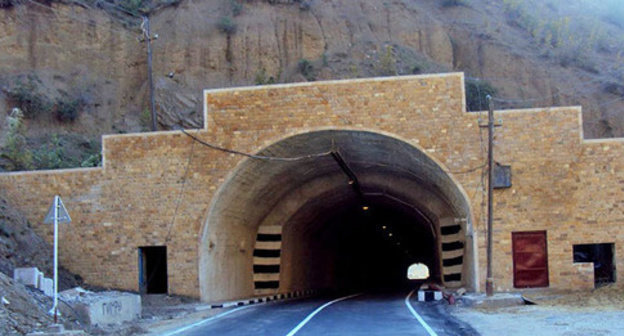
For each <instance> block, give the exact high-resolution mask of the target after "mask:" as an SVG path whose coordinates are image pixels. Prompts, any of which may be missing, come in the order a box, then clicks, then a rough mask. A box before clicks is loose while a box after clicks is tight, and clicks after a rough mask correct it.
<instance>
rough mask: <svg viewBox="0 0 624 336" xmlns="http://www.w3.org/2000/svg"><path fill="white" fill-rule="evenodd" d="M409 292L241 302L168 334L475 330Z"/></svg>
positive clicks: (452, 335)
mask: <svg viewBox="0 0 624 336" xmlns="http://www.w3.org/2000/svg"><path fill="white" fill-rule="evenodd" d="M407 295H408V293H407V292H405V293H398V294H387V293H383V294H380V293H379V294H360V295H356V296H348V297H341V298H315V299H306V300H291V301H286V302H275V303H269V304H261V305H254V306H244V307H239V308H235V309H233V310H230V311H228V312H225V313H224V314H221V315H217V316H215V317H213V318H211V319H209V320H207V321H203V322H199V323H196V324H195V325H193V326H187V327H184V329H183V328H182V327H181V328H180V329H178V330H175V331H172V332H170V333H168V334H167V335H169V336H174V335H175V336H178V335H179V336H200V335H254V336H260V335H271V336H273V335H281V336H294V335H297V336H309V335H323V336H331V335H418V336H436V335H438V336H456V335H458V336H459V335H478V334H477V333H476V332H475V331H474V330H473V329H471V328H470V327H469V326H468V325H466V324H463V323H462V322H460V321H457V320H455V319H454V318H453V317H452V316H450V315H449V314H447V313H445V309H444V306H443V305H442V304H439V303H429V302H427V303H424V302H417V301H416V299H415V298H414V297H411V298H410V300H407V299H406V297H407ZM410 307H411V309H410Z"/></svg>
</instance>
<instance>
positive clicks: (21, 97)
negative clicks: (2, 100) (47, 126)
mask: <svg viewBox="0 0 624 336" xmlns="http://www.w3.org/2000/svg"><path fill="white" fill-rule="evenodd" d="M38 83H39V82H38V80H37V78H36V77H31V76H29V77H28V78H27V80H26V81H23V80H21V79H20V80H18V82H17V83H16V85H15V86H13V87H12V88H11V89H9V90H7V95H8V97H9V99H10V100H13V101H14V102H15V104H16V105H17V107H19V109H20V110H21V111H22V112H23V117H24V118H26V119H33V118H35V117H37V116H38V115H40V114H42V113H44V112H46V111H49V110H50V109H51V108H52V103H50V101H49V100H48V99H47V98H46V97H45V96H44V95H42V94H41V93H40V92H39V84H38Z"/></svg>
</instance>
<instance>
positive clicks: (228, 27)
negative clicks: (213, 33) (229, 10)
mask: <svg viewBox="0 0 624 336" xmlns="http://www.w3.org/2000/svg"><path fill="white" fill-rule="evenodd" d="M217 28H218V29H219V30H220V31H221V32H222V33H224V34H227V35H231V34H234V33H236V29H237V27H236V22H234V20H233V19H232V18H231V17H230V16H223V17H221V19H220V20H219V22H218V23H217Z"/></svg>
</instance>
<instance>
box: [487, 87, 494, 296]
mask: <svg viewBox="0 0 624 336" xmlns="http://www.w3.org/2000/svg"><path fill="white" fill-rule="evenodd" d="M486 99H487V102H488V123H487V128H488V208H487V278H486V279H485V293H486V295H487V296H492V295H494V278H493V276H492V214H493V212H494V211H493V191H494V185H493V184H492V180H493V178H492V177H493V175H494V109H493V107H492V97H491V96H490V95H487V97H486Z"/></svg>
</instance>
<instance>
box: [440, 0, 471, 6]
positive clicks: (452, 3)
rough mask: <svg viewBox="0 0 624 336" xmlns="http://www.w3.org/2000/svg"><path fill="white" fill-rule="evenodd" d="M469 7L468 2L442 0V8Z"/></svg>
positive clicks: (465, 0) (463, 0) (462, 0)
mask: <svg viewBox="0 0 624 336" xmlns="http://www.w3.org/2000/svg"><path fill="white" fill-rule="evenodd" d="M457 6H468V1H467V0H442V7H457Z"/></svg>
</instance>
